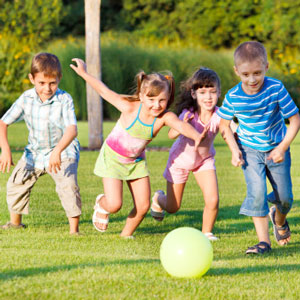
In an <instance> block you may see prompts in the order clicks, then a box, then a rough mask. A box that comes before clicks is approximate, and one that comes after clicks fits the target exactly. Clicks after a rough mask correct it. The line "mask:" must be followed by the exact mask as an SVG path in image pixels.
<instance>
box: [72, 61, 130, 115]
mask: <svg viewBox="0 0 300 300" xmlns="http://www.w3.org/2000/svg"><path fill="white" fill-rule="evenodd" d="M72 61H73V62H75V64H76V65H73V64H70V67H71V68H72V69H73V70H74V71H75V72H76V73H77V74H78V75H79V76H80V77H82V78H83V79H84V80H85V81H86V82H87V83H88V84H89V85H90V86H91V87H92V88H93V89H94V90H95V91H96V92H97V93H98V94H99V95H100V96H101V97H102V98H103V99H105V100H106V101H107V102H109V103H110V104H112V105H113V106H115V107H116V108H117V109H118V110H119V111H121V112H123V111H124V109H126V101H124V99H123V98H122V96H121V95H119V94H118V93H115V92H114V91H112V90H111V89H109V88H108V87H107V86H106V85H105V84H104V83H103V82H102V81H101V80H99V79H97V78H95V77H94V76H92V75H90V74H89V73H87V70H86V64H85V62H84V61H83V60H82V59H80V58H73V59H72Z"/></svg>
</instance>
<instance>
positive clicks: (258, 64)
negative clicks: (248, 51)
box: [234, 59, 269, 95]
mask: <svg viewBox="0 0 300 300" xmlns="http://www.w3.org/2000/svg"><path fill="white" fill-rule="evenodd" d="M268 67H269V65H268V63H265V62H263V61H261V60H259V59H257V60H254V61H252V62H243V63H239V64H237V65H236V66H235V67H234V71H235V73H236V75H237V76H239V77H240V79H241V81H242V89H243V91H244V92H245V93H246V94H248V95H255V94H257V93H258V92H259V91H260V90H261V88H262V86H263V84H264V79H265V75H266V72H267V70H268Z"/></svg>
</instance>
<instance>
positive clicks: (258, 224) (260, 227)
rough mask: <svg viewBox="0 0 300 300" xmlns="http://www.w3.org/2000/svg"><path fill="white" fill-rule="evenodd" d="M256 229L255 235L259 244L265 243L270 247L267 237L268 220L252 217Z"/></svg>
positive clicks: (266, 218) (266, 217)
mask: <svg viewBox="0 0 300 300" xmlns="http://www.w3.org/2000/svg"><path fill="white" fill-rule="evenodd" d="M252 219H253V223H254V226H255V229H256V234H257V237H258V240H259V242H266V243H268V244H269V245H271V241H270V237H269V218H268V215H266V216H265V217H252Z"/></svg>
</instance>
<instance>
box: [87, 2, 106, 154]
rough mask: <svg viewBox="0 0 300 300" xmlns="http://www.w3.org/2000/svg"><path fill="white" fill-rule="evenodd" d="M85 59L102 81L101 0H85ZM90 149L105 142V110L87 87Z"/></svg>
mask: <svg viewBox="0 0 300 300" xmlns="http://www.w3.org/2000/svg"><path fill="white" fill-rule="evenodd" d="M84 3H85V59H86V64H87V70H88V72H89V73H90V74H91V75H93V76H94V77H96V78H99V79H101V59H100V6H101V0H85V2H84ZM86 91H87V92H86V94H87V95H86V96H87V110H88V125H89V149H93V150H95V149H100V147H101V145H102V142H103V125H102V123H103V108H102V99H101V97H100V96H99V94H98V93H97V92H96V91H95V90H94V89H92V88H91V87H90V86H89V85H88V84H87V87H86Z"/></svg>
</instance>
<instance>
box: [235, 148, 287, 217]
mask: <svg viewBox="0 0 300 300" xmlns="http://www.w3.org/2000/svg"><path fill="white" fill-rule="evenodd" d="M239 147H240V150H241V151H242V154H243V159H244V161H245V164H244V166H243V167H242V169H243V172H244V176H245V180H246V184H247V195H246V198H245V200H244V202H243V204H242V206H241V209H240V214H242V215H246V216H251V217H264V216H266V215H267V214H268V212H269V207H268V201H269V202H271V203H273V204H275V205H276V206H277V208H278V209H279V211H280V212H281V213H283V214H287V213H288V212H289V210H290V209H291V207H292V203H293V193H292V180H291V172H290V170H291V155H290V150H289V149H288V150H287V151H286V153H285V157H284V161H283V162H281V163H274V162H273V160H267V157H268V156H269V154H270V151H269V152H262V151H258V150H255V149H252V148H249V147H247V146H244V145H239ZM267 178H268V180H269V181H270V183H271V185H272V188H273V191H272V192H271V193H270V194H269V195H267V182H266V179H267Z"/></svg>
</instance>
